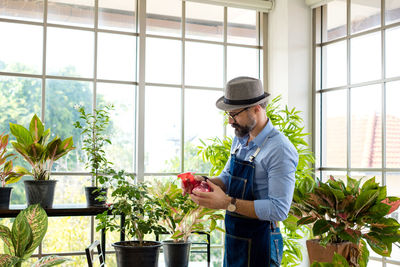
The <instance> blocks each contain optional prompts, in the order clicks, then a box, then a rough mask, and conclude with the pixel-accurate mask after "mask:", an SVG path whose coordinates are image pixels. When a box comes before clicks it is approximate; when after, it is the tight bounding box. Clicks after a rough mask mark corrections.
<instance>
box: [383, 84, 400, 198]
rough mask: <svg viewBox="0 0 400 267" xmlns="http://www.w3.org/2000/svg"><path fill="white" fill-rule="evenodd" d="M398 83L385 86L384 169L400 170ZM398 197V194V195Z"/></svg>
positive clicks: (399, 85)
mask: <svg viewBox="0 0 400 267" xmlns="http://www.w3.org/2000/svg"><path fill="white" fill-rule="evenodd" d="M399 99H400V82H398V81H397V82H391V83H387V84H386V167H388V168H400V142H399V136H400V106H399ZM399 196H400V194H399Z"/></svg>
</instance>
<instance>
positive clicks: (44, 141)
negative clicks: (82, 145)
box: [10, 115, 75, 208]
mask: <svg viewBox="0 0 400 267" xmlns="http://www.w3.org/2000/svg"><path fill="white" fill-rule="evenodd" d="M10 130H11V134H12V135H14V137H15V138H16V139H17V140H16V142H11V144H12V146H13V147H14V149H15V150H16V151H17V152H18V153H19V154H20V155H21V156H22V157H23V158H24V159H25V160H26V161H27V162H28V163H29V164H30V165H31V166H32V171H31V172H29V171H27V170H26V169H25V168H23V167H19V172H20V173H21V174H24V175H25V174H29V175H32V177H33V180H29V181H24V183H25V194H26V199H27V202H28V205H31V204H36V203H40V204H41V205H42V207H43V208H51V207H52V206H53V199H54V189H55V186H56V182H57V181H55V180H49V179H50V174H51V169H52V166H53V164H54V162H55V161H56V160H58V159H59V158H61V157H62V156H65V155H66V154H67V153H68V152H69V151H71V150H73V149H75V147H73V145H74V143H73V140H72V136H71V137H69V138H67V139H65V140H61V138H60V137H58V136H56V137H55V138H54V139H53V140H51V141H48V140H49V137H50V129H47V130H45V129H44V126H43V124H42V122H41V121H40V119H39V118H38V116H36V115H34V116H33V117H32V120H31V122H30V125H29V128H28V129H26V128H25V127H23V126H22V125H19V124H14V123H10Z"/></svg>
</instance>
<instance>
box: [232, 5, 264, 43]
mask: <svg viewBox="0 0 400 267" xmlns="http://www.w3.org/2000/svg"><path fill="white" fill-rule="evenodd" d="M256 25H257V12H256V11H253V10H248V9H239V8H231V7H229V8H228V43H239V44H250V45H257V44H258V40H257V27H256Z"/></svg>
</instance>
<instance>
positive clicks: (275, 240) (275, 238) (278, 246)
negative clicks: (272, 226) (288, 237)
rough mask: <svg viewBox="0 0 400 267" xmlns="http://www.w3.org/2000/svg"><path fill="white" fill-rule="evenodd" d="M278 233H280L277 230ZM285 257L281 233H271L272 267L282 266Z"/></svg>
mask: <svg viewBox="0 0 400 267" xmlns="http://www.w3.org/2000/svg"><path fill="white" fill-rule="evenodd" d="M276 231H279V230H278V229H276ZM282 255H283V239H282V234H281V233H280V232H272V233H271V266H274V267H275V266H280V264H281V261H282Z"/></svg>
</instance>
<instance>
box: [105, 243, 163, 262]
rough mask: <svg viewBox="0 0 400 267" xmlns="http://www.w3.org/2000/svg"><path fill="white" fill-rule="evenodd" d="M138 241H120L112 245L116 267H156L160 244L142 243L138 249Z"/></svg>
mask: <svg viewBox="0 0 400 267" xmlns="http://www.w3.org/2000/svg"><path fill="white" fill-rule="evenodd" d="M138 245H139V241H121V242H116V243H114V244H112V246H113V247H114V249H115V254H116V255H117V266H118V267H131V266H140V267H157V266H158V255H159V253H160V247H161V246H162V244H161V242H156V241H144V246H142V247H139V246H138Z"/></svg>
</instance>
